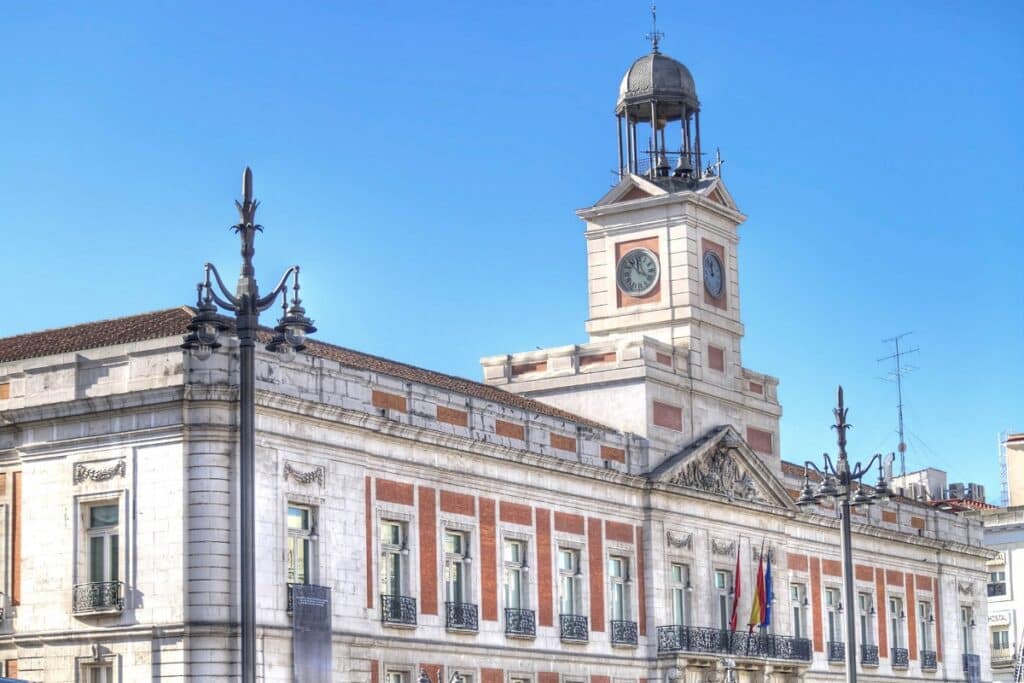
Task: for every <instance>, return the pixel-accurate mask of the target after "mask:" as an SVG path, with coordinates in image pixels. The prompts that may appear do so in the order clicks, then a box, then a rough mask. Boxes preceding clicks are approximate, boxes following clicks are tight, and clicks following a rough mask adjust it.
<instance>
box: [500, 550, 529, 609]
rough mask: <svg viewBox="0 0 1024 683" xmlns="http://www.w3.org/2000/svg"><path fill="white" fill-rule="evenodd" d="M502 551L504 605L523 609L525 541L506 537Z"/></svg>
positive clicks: (524, 604)
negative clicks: (503, 563)
mask: <svg viewBox="0 0 1024 683" xmlns="http://www.w3.org/2000/svg"><path fill="white" fill-rule="evenodd" d="M502 553H503V554H502V558H503V560H504V562H505V607H508V608H509V609H524V608H525V607H526V596H525V595H524V593H523V588H524V586H525V585H526V580H525V579H526V543H525V542H524V541H513V540H508V539H506V540H505V545H504V549H503V550H502Z"/></svg>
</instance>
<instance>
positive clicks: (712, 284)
mask: <svg viewBox="0 0 1024 683" xmlns="http://www.w3.org/2000/svg"><path fill="white" fill-rule="evenodd" d="M704 287H706V288H707V290H708V294H710V295H711V296H713V297H715V298H716V299H717V298H719V297H720V296H722V292H723V291H724V290H725V276H724V275H723V273H722V261H721V259H719V258H718V254H716V253H715V252H713V251H705V252H704Z"/></svg>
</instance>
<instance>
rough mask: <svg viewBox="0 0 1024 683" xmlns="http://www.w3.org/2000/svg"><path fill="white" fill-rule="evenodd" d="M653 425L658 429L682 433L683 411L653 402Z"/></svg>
mask: <svg viewBox="0 0 1024 683" xmlns="http://www.w3.org/2000/svg"><path fill="white" fill-rule="evenodd" d="M654 424H655V425H657V426H658V427H664V428H665V429H671V430H673V431H676V432H681V431H683V409H682V408H680V407H679V406H670V405H669V404H667V403H660V402H658V401H655V402H654Z"/></svg>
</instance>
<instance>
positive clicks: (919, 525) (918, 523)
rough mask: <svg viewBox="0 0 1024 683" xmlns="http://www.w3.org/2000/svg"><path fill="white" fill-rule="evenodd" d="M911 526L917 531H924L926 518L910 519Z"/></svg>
mask: <svg viewBox="0 0 1024 683" xmlns="http://www.w3.org/2000/svg"><path fill="white" fill-rule="evenodd" d="M910 526H912V527H913V528H915V529H923V528H924V517H911V518H910Z"/></svg>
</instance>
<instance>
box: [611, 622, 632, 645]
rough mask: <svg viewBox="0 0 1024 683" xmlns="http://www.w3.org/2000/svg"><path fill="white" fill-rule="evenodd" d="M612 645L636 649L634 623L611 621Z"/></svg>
mask: <svg viewBox="0 0 1024 683" xmlns="http://www.w3.org/2000/svg"><path fill="white" fill-rule="evenodd" d="M612 645H629V646H632V647H636V622H635V621H620V620H618V619H613V620H612Z"/></svg>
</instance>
